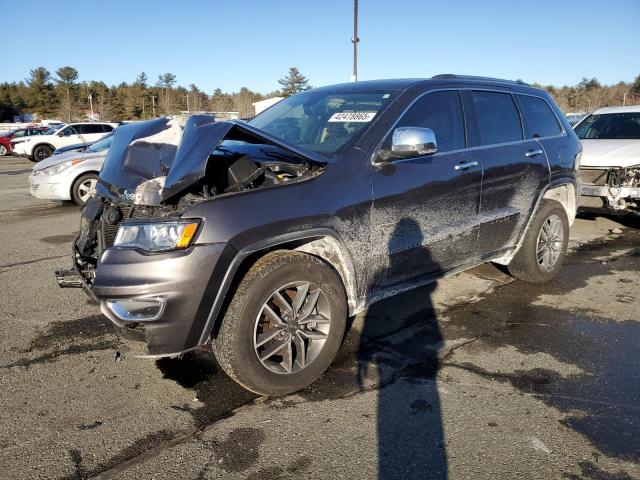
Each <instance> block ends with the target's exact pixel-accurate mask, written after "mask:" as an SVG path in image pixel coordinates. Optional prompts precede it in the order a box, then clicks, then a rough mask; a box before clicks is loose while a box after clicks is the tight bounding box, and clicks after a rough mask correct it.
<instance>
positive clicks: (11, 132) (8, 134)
mask: <svg viewBox="0 0 640 480" xmlns="http://www.w3.org/2000/svg"><path fill="white" fill-rule="evenodd" d="M15 132H17V130H9V131H8V132H4V133H2V134H1V135H0V137H10V136H11V135H13V134H14V133H15Z"/></svg>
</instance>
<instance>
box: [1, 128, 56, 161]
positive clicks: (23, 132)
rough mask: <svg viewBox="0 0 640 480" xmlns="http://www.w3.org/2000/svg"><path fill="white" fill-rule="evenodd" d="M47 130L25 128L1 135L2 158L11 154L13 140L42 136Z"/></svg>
mask: <svg viewBox="0 0 640 480" xmlns="http://www.w3.org/2000/svg"><path fill="white" fill-rule="evenodd" d="M47 130H48V129H47V128H43V127H25V128H17V129H15V130H9V131H8V132H3V133H2V134H0V156H4V155H10V154H11V140H16V141H17V140H18V139H23V138H25V137H29V136H31V135H42V134H43V133H44V132H46V131H47Z"/></svg>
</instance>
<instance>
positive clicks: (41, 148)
mask: <svg viewBox="0 0 640 480" xmlns="http://www.w3.org/2000/svg"><path fill="white" fill-rule="evenodd" d="M51 155H53V148H51V147H50V146H49V145H38V146H37V147H36V148H34V149H33V154H32V156H31V157H30V158H31V160H32V161H34V162H40V161H42V160H44V159H45V158H48V157H50V156H51Z"/></svg>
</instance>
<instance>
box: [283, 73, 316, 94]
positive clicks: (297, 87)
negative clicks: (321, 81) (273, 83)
mask: <svg viewBox="0 0 640 480" xmlns="http://www.w3.org/2000/svg"><path fill="white" fill-rule="evenodd" d="M278 83H279V84H280V85H282V95H284V96H285V97H289V96H291V95H295V94H296V93H298V92H302V91H303V90H309V89H310V88H311V85H309V84H308V83H309V80H307V78H306V77H305V76H304V75H302V74H301V73H300V71H299V70H298V69H297V68H296V67H291V68H290V69H289V73H288V74H287V76H286V77H284V78H281V79H280V80H278Z"/></svg>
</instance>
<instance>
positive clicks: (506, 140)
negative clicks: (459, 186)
mask: <svg viewBox="0 0 640 480" xmlns="http://www.w3.org/2000/svg"><path fill="white" fill-rule="evenodd" d="M465 95H466V98H467V100H468V101H469V104H470V107H469V108H470V109H472V110H473V111H474V113H475V115H474V119H475V125H474V126H475V132H474V134H475V135H474V137H475V141H476V144H477V151H478V155H479V157H480V159H481V162H482V165H483V179H482V198H481V201H480V214H479V218H480V250H481V253H482V254H483V255H484V256H492V255H495V254H497V253H499V252H501V251H503V250H507V249H509V248H510V247H513V246H515V245H517V243H518V240H519V238H520V234H521V232H522V229H523V228H524V227H525V226H526V223H527V221H528V218H529V216H530V214H531V212H532V209H533V207H534V206H535V204H536V200H537V197H538V195H539V193H540V191H541V190H542V188H543V187H544V186H545V185H547V183H548V181H549V166H548V163H547V158H546V156H545V153H544V151H543V149H542V148H541V146H540V144H539V143H538V142H537V141H536V140H535V139H533V138H529V139H525V138H524V132H523V124H522V119H521V115H520V112H519V110H518V107H517V104H516V101H515V98H514V96H513V95H512V94H511V93H510V92H507V91H504V92H503V91H489V90H480V89H478V90H471V91H468V92H466V93H465Z"/></svg>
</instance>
